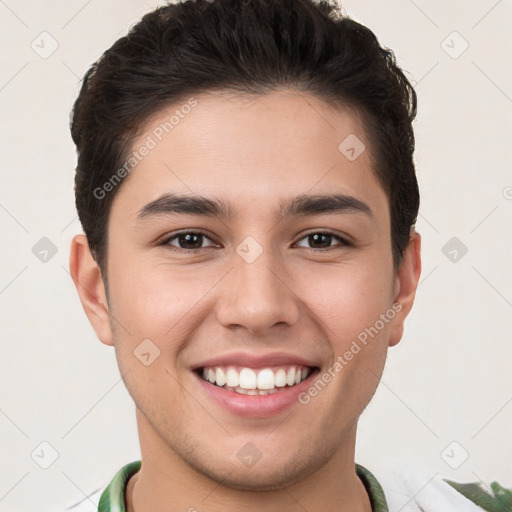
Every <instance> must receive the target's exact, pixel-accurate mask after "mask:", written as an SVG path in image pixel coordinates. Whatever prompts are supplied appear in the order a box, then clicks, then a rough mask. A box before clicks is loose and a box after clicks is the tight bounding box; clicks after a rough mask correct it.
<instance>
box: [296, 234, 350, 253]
mask: <svg viewBox="0 0 512 512" xmlns="http://www.w3.org/2000/svg"><path fill="white" fill-rule="evenodd" d="M301 240H307V242H308V243H309V244H310V247H307V248H308V249H329V248H330V247H333V245H331V244H332V242H333V240H338V241H339V242H341V243H338V244H334V247H335V246H336V245H342V246H343V245H349V244H348V242H347V241H346V240H344V239H343V238H341V237H340V236H338V235H335V234H334V233H328V232H316V233H310V234H308V235H306V236H305V237H303V238H301ZM299 242H300V240H299ZM300 247H304V246H300Z"/></svg>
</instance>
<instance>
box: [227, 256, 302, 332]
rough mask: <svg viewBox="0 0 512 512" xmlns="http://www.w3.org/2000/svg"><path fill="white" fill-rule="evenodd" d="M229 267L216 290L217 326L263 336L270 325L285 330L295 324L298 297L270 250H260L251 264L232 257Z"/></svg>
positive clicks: (297, 318)
mask: <svg viewBox="0 0 512 512" xmlns="http://www.w3.org/2000/svg"><path fill="white" fill-rule="evenodd" d="M233 265H234V268H233V269H232V270H231V272H229V273H228V275H227V276H226V278H225V279H223V281H222V288H221V289H220V290H219V300H218V302H217V320H218V321H219V323H221V324H222V325H223V326H225V327H230V328H232V327H233V326H241V327H244V328H245V329H247V330H248V331H249V332H250V333H251V334H252V335H263V334H265V333H267V332H268V330H269V329H271V328H272V327H274V326H279V325H281V327H284V326H288V327H289V326H292V325H294V324H295V323H296V322H298V320H299V316H300V298H299V296H298V295H297V294H296V292H295V291H294V290H293V282H292V280H291V279H290V276H289V275H288V274H287V273H286V272H285V270H284V269H283V265H282V263H280V262H279V261H278V260H277V258H275V257H274V256H273V255H272V251H270V250H264V251H263V252H262V254H260V255H259V257H258V258H257V259H256V260H255V261H253V262H252V263H249V262H247V261H245V260H244V259H243V258H242V257H240V256H239V255H238V254H235V255H234V257H233Z"/></svg>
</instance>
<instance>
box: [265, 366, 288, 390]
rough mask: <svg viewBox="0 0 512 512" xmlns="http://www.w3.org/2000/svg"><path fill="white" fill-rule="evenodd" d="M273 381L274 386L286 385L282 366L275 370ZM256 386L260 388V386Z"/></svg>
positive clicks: (282, 386)
mask: <svg viewBox="0 0 512 512" xmlns="http://www.w3.org/2000/svg"><path fill="white" fill-rule="evenodd" d="M274 381H275V382H274V383H275V387H276V388H284V387H285V386H286V372H285V371H284V370H283V369H282V368H279V370H277V372H276V374H275V378H274ZM258 387H259V388H260V389H261V387H260V386H258Z"/></svg>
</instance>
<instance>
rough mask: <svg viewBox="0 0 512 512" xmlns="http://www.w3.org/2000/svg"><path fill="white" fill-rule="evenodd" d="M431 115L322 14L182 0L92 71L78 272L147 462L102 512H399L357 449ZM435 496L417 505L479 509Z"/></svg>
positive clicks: (414, 272) (355, 35)
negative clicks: (421, 127)
mask: <svg viewBox="0 0 512 512" xmlns="http://www.w3.org/2000/svg"><path fill="white" fill-rule="evenodd" d="M415 114H416V94H415V92H414V90H413V88H412V87H411V85H410V84H409V82H408V81H407V79H406V78H405V76H404V74H403V72H402V71H401V70H400V69H399V68H398V66H397V65H396V63H395V59H394V56H393V54H392V52H391V51H389V50H385V49H383V48H381V47H380V45H379V44H378V41H377V39H376V38H375V36H374V34H373V33H372V32H371V31H370V30H368V29H367V28H366V27H363V26H362V25H360V24H358V23H356V22H354V21H353V20H351V19H349V18H347V17H343V16H342V15H341V13H340V11H339V9H338V8H337V7H336V6H335V5H333V4H329V3H327V2H313V0H295V1H293V2H290V1H288V0H213V1H207V0H197V1H192V0H190V1H187V2H184V3H181V4H177V5H168V6H165V7H161V8H159V9H157V10H155V11H154V12H152V13H149V14H147V15H146V16H144V18H143V19H142V20H141V21H140V22H139V23H138V24H137V25H136V26H135V27H134V28H132V30H131V31H130V33H129V34H128V35H127V36H126V37H123V38H121V39H120V40H118V41H117V42H116V43H115V44H114V45H113V46H112V48H110V49H109V50H107V51H106V52H105V54H104V55H103V56H102V58H101V59H100V60H99V61H98V62H97V63H95V64H94V65H93V66H92V67H91V69H90V70H89V71H88V73H87V74H86V76H85V79H84V82H83V86H82V90H81V92H80V95H79V97H78V99H77V101H76V103H75V107H74V111H73V118H72V127H71V129H72V135H73V139H74V142H75V143H76V146H77V152H78V165H77V173H76V182H75V184H76V186H75V192H76V205H77V209H78V213H79V217H80V220H81V222H82V226H83V228H84V232H85V235H77V236H75V238H74V239H73V242H72V246H71V256H70V270H71V274H72V277H73V280H74V282H75V284H76V287H77V291H78V293H79V296H80V300H81V302H82V305H83V307H84V310H85V312H86V314H87V316H88V318H89V320H90V322H91V324H92V326H93V328H94V329H95V332H96V334H97V336H98V338H99V339H100V341H101V342H102V343H104V344H106V345H111V346H114V348H115V353H116V358H117V361H118V365H119V369H120V372H121V375H122V377H123V380H124V383H125V385H126V387H127V389H128V391H129V393H130V395H131V396H132V398H133V400H134V402H135V404H136V418H137V426H138V431H139V440H140V447H141V454H142V462H141V461H134V462H132V463H130V464H127V465H126V466H124V467H123V468H122V469H121V470H120V471H119V473H118V474H117V475H116V476H115V477H114V479H113V480H112V482H111V483H110V484H109V485H108V486H107V487H105V488H104V489H102V490H101V492H100V494H101V499H100V501H99V506H98V510H100V511H102V512H107V511H114V510H115V511H121V510H122V511H124V510H126V511H128V512H143V511H148V510H151V511H152V512H160V511H164V510H165V511H166V512H174V511H187V510H188V511H195V510H197V511H199V512H201V511H203V510H204V511H209V512H220V511H228V510H244V511H248V512H249V511H261V510H263V511H269V512H270V511H277V510H286V511H299V510H300V511H303V510H308V511H310V512H313V511H321V510H322V511H325V510H329V511H337V510H340V511H341V510H346V511H352V512H369V511H374V512H376V511H378V512H383V511H387V510H394V508H393V507H397V508H396V510H398V507H399V505H398V504H399V503H400V501H399V498H402V499H403V493H404V489H405V483H404V482H405V480H403V479H400V478H401V477H400V478H398V487H396V482H394V483H391V482H390V483H389V486H388V487H386V486H383V485H381V484H380V483H379V481H378V480H377V478H376V477H375V475H374V474H373V473H372V472H371V471H370V470H368V469H366V468H364V467H362V466H360V465H358V464H356V463H355V459H354V457H355V455H354V452H355V441H356V431H357V421H358V418H359V416H360V415H361V413H362V412H363V410H364V409H365V407H366V405H367V404H368V403H369V401H370V400H371V398H372V396H373V394H374V392H375V390H376V388H377V385H378V382H379V379H380V376H381V374H382V371H383V367H384V363H385V360H386V356H387V349H388V347H390V346H393V345H396V344H397V343H398V342H399V341H400V339H401V337H402V333H403V329H404V321H405V318H406V317H407V315H408V314H409V312H410V310H411V308H412V305H413V301H414V296H415V292H416V288H417V285H418V280H419V277H420V271H421V258H420V235H419V234H418V233H417V232H416V231H415V229H414V224H415V221H416V216H417V213H418V207H419V193H418V186H417V181H416V176H415V170H414V163H413V151H414V134H413V130H412V126H411V123H412V121H413V119H414V117H415ZM400 486H401V487H400ZM432 488H433V489H435V491H436V492H435V497H434V499H433V501H431V502H430V503H423V502H422V497H418V498H417V499H416V498H413V495H412V494H410V496H408V498H410V500H409V503H408V504H407V507H409V508H407V509H404V510H417V511H419V510H427V511H428V510H434V509H435V510H443V512H448V511H450V510H457V511H458V512H459V511H461V510H467V511H475V510H483V508H481V507H479V506H477V505H476V504H475V503H473V501H472V500H470V499H468V498H467V497H465V495H464V494H466V495H468V493H467V492H464V493H461V492H459V491H458V490H456V489H455V487H454V486H452V485H449V484H448V483H447V482H445V481H442V480H436V481H435V482H433V484H432ZM459 490H462V489H459ZM473 490H474V489H473ZM478 492H479V494H478V496H479V497H481V496H482V495H483V491H478ZM485 496H487V495H485ZM487 497H488V498H490V496H487ZM478 499H480V498H478V497H477V498H476V501H478ZM473 500H474V499H473ZM405 501H407V500H405ZM91 503H92V501H91V500H87V501H85V502H84V503H83V504H82V505H80V506H79V507H75V508H74V509H72V510H76V511H78V510H86V509H87V508H85V507H90V505H91ZM432 503H433V504H434V508H432V506H431V505H432ZM403 504H404V502H402V506H403ZM80 507H81V508H80ZM429 507H430V508H429ZM95 509H96V507H94V509H93V510H95ZM87 510H88V509H87ZM489 510H490V509H489ZM503 510H505V509H503Z"/></svg>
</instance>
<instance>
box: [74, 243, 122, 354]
mask: <svg viewBox="0 0 512 512" xmlns="http://www.w3.org/2000/svg"><path fill="white" fill-rule="evenodd" d="M69 271H70V273H71V277H72V279H73V282H74V283H75V286H76V290H77V292H78V296H79V297H80V302H81V303H82V307H83V308H84V311H85V314H86V315H87V318H88V319H89V322H90V323H91V325H92V327H93V329H94V330H95V331H96V335H97V336H98V338H99V339H100V341H101V342H102V343H104V344H105V345H113V344H114V343H113V336H112V329H111V326H110V320H109V313H108V306H107V297H106V293H105V287H104V284H103V279H102V277H101V272H100V269H99V267H98V264H97V263H96V261H95V260H94V258H93V256H92V254H91V251H90V249H89V243H88V241H87V237H86V236H85V235H76V236H75V237H74V238H73V240H72V241H71V250H70V256H69Z"/></svg>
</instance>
